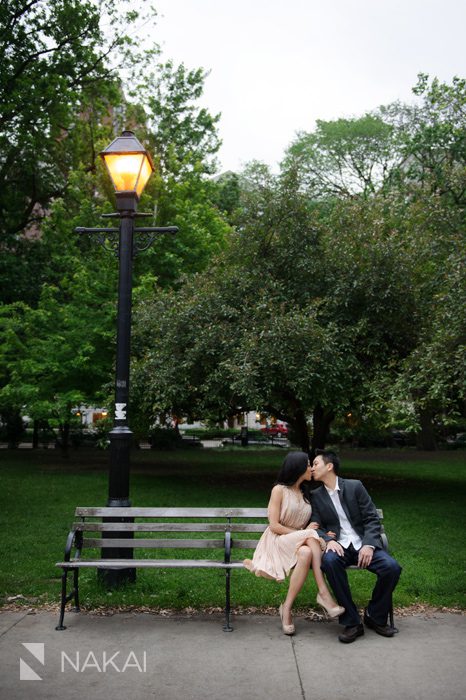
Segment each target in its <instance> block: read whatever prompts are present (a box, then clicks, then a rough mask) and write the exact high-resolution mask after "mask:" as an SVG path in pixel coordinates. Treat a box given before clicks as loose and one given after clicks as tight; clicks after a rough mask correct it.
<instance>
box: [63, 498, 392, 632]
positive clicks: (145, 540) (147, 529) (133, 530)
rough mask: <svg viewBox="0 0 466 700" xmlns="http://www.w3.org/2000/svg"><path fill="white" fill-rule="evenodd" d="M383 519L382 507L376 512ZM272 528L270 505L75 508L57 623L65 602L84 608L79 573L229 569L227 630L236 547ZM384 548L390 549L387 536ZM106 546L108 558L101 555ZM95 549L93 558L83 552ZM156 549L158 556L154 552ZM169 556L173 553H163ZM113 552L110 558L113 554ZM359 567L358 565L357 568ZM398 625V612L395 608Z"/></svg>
mask: <svg viewBox="0 0 466 700" xmlns="http://www.w3.org/2000/svg"><path fill="white" fill-rule="evenodd" d="M377 512H378V514H379V517H380V518H381V519H382V517H383V514H382V511H380V510H378V511H377ZM266 527H267V509H266V508H87V507H86V508H84V507H78V508H76V511H75V522H73V524H72V526H71V530H70V532H69V534H68V538H67V542H66V547H65V555H64V560H63V561H61V562H57V564H56V566H58V567H60V568H62V570H63V573H62V591H61V605H60V617H59V622H58V625H57V627H56V629H57V630H64V629H66V627H65V626H64V624H63V622H64V616H65V609H66V604H67V603H68V602H69V601H71V600H73V601H74V610H75V611H76V612H78V611H79V571H80V569H82V568H97V569H101V570H107V571H111V570H125V569H126V570H128V569H147V568H154V569H155V568H157V569H167V568H188V569H192V568H205V569H217V570H219V569H220V570H223V571H224V572H225V624H224V626H223V629H224V631H226V632H230V631H232V629H233V628H232V627H231V624H230V577H231V571H232V570H233V569H243V558H244V556H243V555H244V552H242V554H241V556H240V557H239V558H238V559H236V560H233V559H232V550H248V549H255V547H256V545H257V543H258V541H259V538H260V535H261V534H262V532H263V531H264V530H265V528H266ZM382 537H383V541H384V548H385V549H387V550H388V542H387V538H386V536H385V534H383V535H382ZM117 549H118V550H120V551H121V550H122V549H126V550H129V549H133V551H134V556H135V553H136V551H140V552H142V553H143V554H144V558H130V559H129V558H114V557H113V554H114V552H115V551H117ZM99 550H100V553H101V554H102V553H103V550H106V552H105V554H104V557H105V558H100V557H99V558H96V555H99ZM187 550H195V551H196V552H198V553H202V555H203V556H204V557H208V558H205V559H200V558H188V557H187ZM88 552H91V554H93V556H90V557H87V556H83V554H84V553H86V555H87V553H88ZM152 553H154V554H156V557H153V558H152V557H151V556H150V555H151V554H152ZM164 554H168V555H169V556H170V557H173V558H168V557H164V556H163V555H164ZM108 555H110V556H108ZM353 568H356V567H353ZM71 573H72V574H73V589H72V590H71V591H70V592H69V593H68V592H67V579H68V575H69V574H71ZM390 623H391V625H392V627H393V610H392V611H391V612H390Z"/></svg>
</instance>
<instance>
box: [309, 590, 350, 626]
mask: <svg viewBox="0 0 466 700" xmlns="http://www.w3.org/2000/svg"><path fill="white" fill-rule="evenodd" d="M316 600H317V604H318V605H320V607H321V608H323V609H324V610H325V612H326V613H327V615H328V616H329V617H330V618H331V619H332V620H333V619H335V618H336V617H340V615H343V613H344V612H345V608H342V607H341V605H335V606H333V607H329V606H328V605H326V604H325V602H324V599H323V598H322V596H321V595H320V593H318V594H317V599H316Z"/></svg>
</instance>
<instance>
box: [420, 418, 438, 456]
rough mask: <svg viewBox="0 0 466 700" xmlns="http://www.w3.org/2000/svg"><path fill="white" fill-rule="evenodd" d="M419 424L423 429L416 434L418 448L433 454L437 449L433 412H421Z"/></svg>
mask: <svg viewBox="0 0 466 700" xmlns="http://www.w3.org/2000/svg"><path fill="white" fill-rule="evenodd" d="M419 422H420V424H421V429H420V430H419V432H417V433H416V447H417V449H418V450H427V451H429V452H433V451H434V450H436V449H437V443H436V440H435V431H434V424H433V422H432V411H430V410H429V409H428V408H424V409H422V410H420V411H419Z"/></svg>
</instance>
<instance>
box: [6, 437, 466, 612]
mask: <svg viewBox="0 0 466 700" xmlns="http://www.w3.org/2000/svg"><path fill="white" fill-rule="evenodd" d="M283 457H284V452H283V451H281V450H249V449H246V450H244V449H241V448H234V449H231V450H228V449H226V450H192V451H175V452H152V451H138V452H134V453H133V455H132V475H131V500H132V505H134V506H168V505H173V506H175V505H176V506H259V507H264V506H266V504H267V501H268V496H269V492H270V488H271V486H272V484H273V482H274V479H275V476H276V473H277V472H278V469H279V467H280V464H281V461H282V459H283ZM465 457H466V455H465V454H464V452H463V453H461V452H440V453H433V454H427V453H417V452H414V451H409V450H406V451H403V450H380V451H372V452H365V451H362V450H361V451H352V452H348V453H343V454H342V463H343V467H342V476H346V477H349V478H359V479H361V480H362V481H363V482H364V483H365V485H366V487H367V488H368V490H369V492H370V493H371V495H372V497H373V500H374V502H375V503H376V505H377V506H378V507H379V508H383V510H384V515H385V520H384V523H385V528H386V531H387V534H388V536H389V542H390V547H391V552H392V554H393V555H394V556H395V557H396V558H397V559H398V560H399V562H400V563H401V565H402V567H403V573H402V577H401V579H400V583H399V585H398V587H397V589H396V593H395V598H394V603H395V606H397V607H399V606H408V605H411V604H416V603H417V604H428V605H433V606H447V607H460V608H465V607H466V606H465V580H466V579H465V573H466V555H465V547H464V545H463V541H462V537H461V535H462V534H463V532H464V531H465V527H464V525H465V519H466V516H465V513H466V508H465V506H466V503H465V481H466V463H465V462H466V460H465ZM107 460H108V454H106V453H102V452H97V451H96V452H84V451H83V452H79V451H78V452H74V453H71V455H70V457H69V458H67V459H64V458H62V456H61V454H60V453H59V451H55V450H50V451H47V450H41V451H34V452H32V451H30V450H18V451H7V450H1V451H0V522H1V533H2V544H1V572H0V604H2V605H4V604H5V603H6V602H7V599H8V598H9V597H13V596H18V595H22V596H24V597H23V598H20V599H18V602H19V603H23V604H26V605H28V606H30V605H36V604H37V605H40V604H45V603H56V602H58V601H59V596H60V574H61V570H59V569H58V568H56V567H55V566H54V564H55V562H56V561H59V560H61V559H62V557H63V550H64V545H65V541H66V536H67V533H68V530H69V526H70V523H71V522H72V520H73V513H74V509H75V507H76V506H77V505H81V506H102V505H105V503H106V498H107V483H108V468H107ZM248 555H249V553H245V556H248ZM350 576H351V577H352V580H353V591H354V597H355V601H356V602H357V603H358V604H360V605H363V604H365V603H366V602H367V599H368V596H369V594H370V590H371V588H372V585H373V581H374V578H373V577H372V576H371V575H369V574H367V573H362V572H351V573H350ZM285 591H286V584H276V583H274V582H272V581H266V580H264V579H258V578H256V577H254V576H252V575H251V574H250V573H249V572H248V571H246V570H244V571H234V572H233V574H232V604H233V605H234V606H245V607H249V606H254V607H256V606H258V607H267V606H277V605H278V604H279V603H280V602H281V601H282V600H283V598H284V596H285ZM80 593H81V602H82V605H83V606H84V607H87V608H96V607H99V606H107V605H108V606H112V607H119V606H128V607H129V606H138V607H139V606H148V607H153V608H185V607H193V608H203V607H210V606H223V603H224V574H223V573H222V572H221V571H206V570H202V569H197V570H189V569H184V570H181V571H180V570H166V571H164V570H152V571H150V570H149V571H141V570H138V572H137V582H136V584H134V585H132V586H127V587H125V588H122V589H120V590H118V591H112V592H108V591H106V590H104V589H103V588H102V587H101V586H100V585H99V584H98V582H97V576H96V571H95V570H93V569H91V570H83V571H81V573H80ZM315 595H316V589H315V584H314V581H313V579H312V577H311V576H310V577H309V579H308V582H307V583H306V585H305V587H304V589H303V591H302V592H301V594H300V596H299V598H298V600H297V606H298V607H308V606H309V605H314V601H315Z"/></svg>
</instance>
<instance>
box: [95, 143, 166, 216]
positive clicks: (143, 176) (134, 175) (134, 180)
mask: <svg viewBox="0 0 466 700" xmlns="http://www.w3.org/2000/svg"><path fill="white" fill-rule="evenodd" d="M100 156H101V158H102V160H103V161H104V163H105V165H106V167H107V170H108V174H109V175H110V178H111V180H112V183H113V186H114V188H115V192H116V195H117V200H122V202H123V204H125V205H126V204H127V203H128V201H129V200H130V198H131V197H134V196H136V201H137V200H138V199H139V197H140V196H141V194H142V191H143V189H144V187H145V186H146V184H147V181H148V180H149V178H150V176H151V175H152V173H153V172H154V164H153V162H152V158H151V156H150V153H149V152H148V151H146V149H145V148H144V146H143V145H142V144H141V143H140V142H139V141H138V140H137V138H136V137H135V135H134V134H133V132H132V131H124V132H123V134H122V135H121V136H118V137H117V138H116V139H114V140H113V141H112V143H111V144H110V145H109V146H107V148H105V149H104V150H103V151H102V152H101V153H100Z"/></svg>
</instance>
